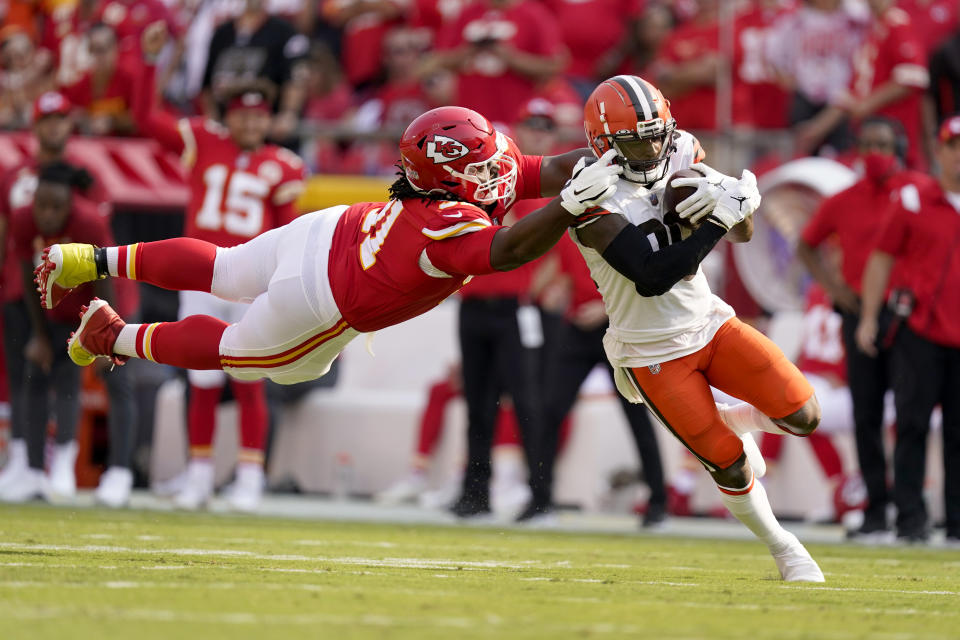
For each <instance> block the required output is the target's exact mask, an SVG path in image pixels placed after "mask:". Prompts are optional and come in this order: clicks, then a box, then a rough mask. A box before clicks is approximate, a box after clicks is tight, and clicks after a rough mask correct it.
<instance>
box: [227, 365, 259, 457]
mask: <svg viewBox="0 0 960 640" xmlns="http://www.w3.org/2000/svg"><path fill="white" fill-rule="evenodd" d="M230 387H231V388H232V389H233V395H234V397H235V398H236V399H237V405H238V406H239V408H240V462H253V463H257V464H263V449H264V445H265V444H266V441H267V393H266V386H265V385H264V383H263V381H262V380H258V381H256V382H240V381H239V380H231V381H230Z"/></svg>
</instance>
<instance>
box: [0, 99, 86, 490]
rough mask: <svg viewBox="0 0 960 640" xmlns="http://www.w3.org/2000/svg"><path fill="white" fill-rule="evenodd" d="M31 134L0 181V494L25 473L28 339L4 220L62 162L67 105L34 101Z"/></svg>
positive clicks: (7, 221) (15, 263)
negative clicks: (0, 408) (1, 460)
mask: <svg viewBox="0 0 960 640" xmlns="http://www.w3.org/2000/svg"><path fill="white" fill-rule="evenodd" d="M33 111H34V113H33V120H34V123H33V132H34V136H35V137H36V140H37V151H36V154H35V155H34V157H32V158H30V159H28V160H26V161H25V162H23V163H22V164H20V165H19V166H16V167H13V168H12V169H10V170H9V171H7V172H6V173H5V174H4V175H3V176H2V177H0V265H2V269H3V270H2V271H0V302H2V303H3V347H4V364H5V366H6V373H7V384H8V388H9V394H8V395H9V398H10V427H11V434H10V435H11V437H10V442H9V451H10V455H9V457H8V458H7V464H6V466H4V468H3V472H2V473H0V495H2V492H3V490H4V487H6V486H7V485H9V484H10V483H11V482H13V483H18V482H20V478H21V476H22V475H23V474H24V473H26V472H27V469H28V464H27V443H26V440H25V437H26V435H25V431H26V427H25V426H24V417H23V412H24V404H23V398H22V395H23V381H24V359H23V348H24V346H25V345H26V344H27V340H29V338H30V319H29V317H28V316H27V309H26V306H25V302H24V297H23V277H22V276H21V273H20V261H19V259H18V258H17V257H16V255H15V252H14V251H13V250H12V247H11V243H12V240H13V237H12V235H11V234H10V233H9V231H10V216H11V214H12V212H13V211H15V210H18V209H22V208H24V207H29V206H30V205H31V204H32V203H33V195H34V192H35V191H36V188H37V169H38V167H41V166H46V165H49V164H52V163H55V162H58V161H62V160H63V155H64V151H65V149H66V147H67V139H68V138H69V137H70V132H71V130H72V127H73V125H72V123H71V121H70V119H69V117H68V116H69V113H70V103H69V102H67V100H66V99H65V98H64V97H63V96H62V95H60V94H59V93H55V92H48V93H45V94H43V95H41V96H40V98H38V99H37V101H36V102H35V103H34V110H33Z"/></svg>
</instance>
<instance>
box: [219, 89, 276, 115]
mask: <svg viewBox="0 0 960 640" xmlns="http://www.w3.org/2000/svg"><path fill="white" fill-rule="evenodd" d="M234 109H256V110H258V111H265V112H267V113H270V102H269V101H268V100H267V97H266V96H265V95H264V94H263V93H261V92H259V91H244V92H243V93H241V94H239V95H237V96H234V97H233V98H232V99H231V100H230V102H229V103H227V111H233V110H234Z"/></svg>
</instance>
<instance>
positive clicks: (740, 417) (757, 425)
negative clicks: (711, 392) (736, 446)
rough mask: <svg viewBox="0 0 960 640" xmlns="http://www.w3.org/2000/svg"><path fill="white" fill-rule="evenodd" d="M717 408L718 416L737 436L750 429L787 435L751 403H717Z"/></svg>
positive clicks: (748, 431)
mask: <svg viewBox="0 0 960 640" xmlns="http://www.w3.org/2000/svg"><path fill="white" fill-rule="evenodd" d="M717 410H718V411H719V412H720V417H721V418H722V419H723V421H724V422H725V423H726V424H727V426H728V427H730V430H731V431H733V432H734V433H735V434H737V435H738V436H742V435H743V434H745V433H750V432H751V431H766V432H767V433H772V434H774V435H778V436H782V435H787V433H788V432H787V431H785V430H784V429H783V428H781V427H779V426H777V424H776V423H774V421H773V420H771V419H770V418H768V417H767V416H765V415H763V413H761V412H760V410H759V409H757V408H756V407H754V406H753V405H752V404H747V403H746V402H741V403H740V404H735V405H733V406H730V405H725V404H721V403H717Z"/></svg>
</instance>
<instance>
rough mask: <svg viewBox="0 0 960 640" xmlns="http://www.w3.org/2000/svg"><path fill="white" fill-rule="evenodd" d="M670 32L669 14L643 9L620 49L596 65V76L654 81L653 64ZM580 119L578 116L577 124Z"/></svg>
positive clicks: (653, 6)
mask: <svg viewBox="0 0 960 640" xmlns="http://www.w3.org/2000/svg"><path fill="white" fill-rule="evenodd" d="M672 28H673V13H671V12H670V9H668V8H667V7H666V5H663V4H648V5H646V6H645V8H644V9H643V11H642V12H641V13H640V14H639V15H638V16H637V17H636V19H635V20H633V21H632V23H631V25H630V28H629V29H628V31H627V34H626V36H625V37H624V39H623V40H621V42H620V45H619V46H618V47H617V48H615V49H613V50H611V51H610V52H608V53H607V55H606V56H605V57H604V59H603V60H601V61H600V64H599V73H598V75H599V76H600V77H601V78H609V77H610V76H615V75H618V74H628V75H636V76H642V77H645V78H646V77H654V76H655V72H654V69H653V66H654V61H655V60H656V59H657V56H658V54H659V53H660V47H661V46H662V45H663V43H664V42H665V41H666V39H667V38H668V37H669V36H670V33H671V29H672ZM581 117H582V114H580V113H578V114H577V120H578V121H579V120H580V119H581Z"/></svg>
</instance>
